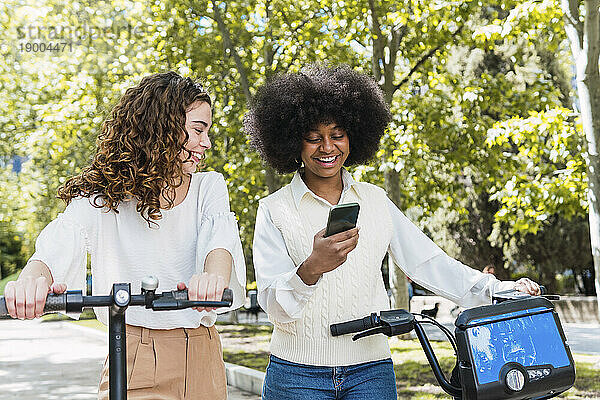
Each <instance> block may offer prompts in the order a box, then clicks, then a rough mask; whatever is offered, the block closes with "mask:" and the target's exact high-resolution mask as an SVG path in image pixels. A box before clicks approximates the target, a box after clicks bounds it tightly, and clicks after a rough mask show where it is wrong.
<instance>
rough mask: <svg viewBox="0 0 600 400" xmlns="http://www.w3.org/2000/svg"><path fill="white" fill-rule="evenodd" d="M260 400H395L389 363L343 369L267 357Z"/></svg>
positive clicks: (392, 376) (387, 361) (391, 366)
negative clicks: (267, 361) (261, 399)
mask: <svg viewBox="0 0 600 400" xmlns="http://www.w3.org/2000/svg"><path fill="white" fill-rule="evenodd" d="M262 398H263V400H284V399H292V400H329V399H332V400H333V399H343V400H396V398H397V396H396V375H395V374H394V365H393V363H392V360H391V359H389V358H388V359H386V360H381V361H372V362H367V363H364V364H357V365H349V366H345V367H318V366H314V365H304V364H296V363H293V362H289V361H285V360H282V359H281V358H277V357H275V356H271V358H270V360H269V365H268V366H267V374H266V376H265V382H264V385H263V392H262Z"/></svg>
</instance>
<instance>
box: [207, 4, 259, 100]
mask: <svg viewBox="0 0 600 400" xmlns="http://www.w3.org/2000/svg"><path fill="white" fill-rule="evenodd" d="M212 6H213V12H214V16H215V18H214V19H215V21H216V22H217V26H218V28H219V31H221V35H222V36H223V44H224V45H225V48H226V49H227V50H229V53H230V54H231V55H232V56H233V60H234V61H235V66H236V69H237V71H238V73H239V74H240V81H241V82H240V83H241V85H242V90H243V91H244V96H245V97H246V101H247V102H248V103H250V100H252V94H251V93H250V83H249V81H248V74H247V73H246V70H245V69H244V64H243V63H242V59H241V58H240V55H239V54H238V52H237V50H236V49H235V46H234V45H233V41H232V40H231V35H230V34H229V29H227V26H226V25H225V22H224V21H223V18H222V17H221V12H220V10H219V7H218V6H217V4H215V2H214V1H212Z"/></svg>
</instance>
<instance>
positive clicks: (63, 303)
mask: <svg viewBox="0 0 600 400" xmlns="http://www.w3.org/2000/svg"><path fill="white" fill-rule="evenodd" d="M66 309H67V294H66V293H62V294H49V295H48V297H46V305H45V306H44V313H52V312H57V311H65V310H66Z"/></svg>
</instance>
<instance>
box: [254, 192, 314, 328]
mask: <svg viewBox="0 0 600 400" xmlns="http://www.w3.org/2000/svg"><path fill="white" fill-rule="evenodd" d="M252 255H253V259H254V272H255V274H256V283H257V287H258V303H259V304H260V305H261V307H262V308H263V309H264V310H265V311H266V312H267V314H268V315H269V318H271V319H272V320H274V321H277V322H281V323H286V322H292V321H294V320H296V319H298V318H300V317H302V312H303V311H304V307H305V306H306V303H307V302H308V299H309V298H310V297H311V296H312V294H313V293H314V291H315V289H316V288H317V286H318V282H317V283H316V284H315V285H311V286H309V285H307V284H305V283H304V281H302V279H300V277H299V276H298V274H296V271H297V270H298V267H299V266H296V265H294V262H293V261H292V259H291V258H290V256H289V255H288V252H287V247H286V246H285V240H284V239H283V235H282V234H281V232H280V231H279V229H277V227H276V226H275V225H274V224H273V221H272V220H271V215H270V213H269V210H268V209H267V208H266V206H265V205H264V204H263V203H261V204H259V206H258V212H257V214H256V225H255V227H254V243H253V246H252ZM319 280H320V279H319Z"/></svg>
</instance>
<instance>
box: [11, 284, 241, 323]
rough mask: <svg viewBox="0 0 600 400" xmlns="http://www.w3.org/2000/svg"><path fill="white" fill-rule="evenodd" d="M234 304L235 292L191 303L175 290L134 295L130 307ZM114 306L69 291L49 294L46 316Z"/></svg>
mask: <svg viewBox="0 0 600 400" xmlns="http://www.w3.org/2000/svg"><path fill="white" fill-rule="evenodd" d="M232 303H233V292H232V291H231V289H225V290H224V291H223V296H222V298H221V301H191V300H189V299H188V291H187V289H185V290H173V291H170V292H163V293H157V294H154V296H153V297H152V298H151V299H149V300H147V299H146V296H145V295H144V294H140V295H132V296H131V300H130V302H129V305H132V306H144V305H145V306H146V308H150V309H153V310H155V311H161V310H177V309H184V308H190V307H230V306H231V304H232ZM112 304H113V296H83V295H82V292H81V291H68V292H65V293H61V294H49V295H48V296H47V297H46V305H45V307H44V314H47V313H53V312H59V311H67V312H81V311H82V309H83V307H86V306H87V307H106V306H111V305H112ZM9 316H10V314H8V310H7V308H6V301H5V300H4V297H3V296H0V318H3V317H9Z"/></svg>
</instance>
